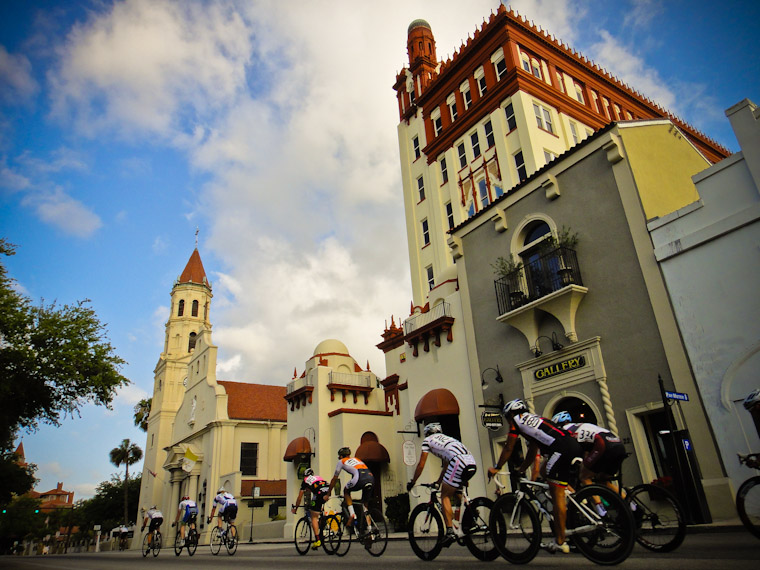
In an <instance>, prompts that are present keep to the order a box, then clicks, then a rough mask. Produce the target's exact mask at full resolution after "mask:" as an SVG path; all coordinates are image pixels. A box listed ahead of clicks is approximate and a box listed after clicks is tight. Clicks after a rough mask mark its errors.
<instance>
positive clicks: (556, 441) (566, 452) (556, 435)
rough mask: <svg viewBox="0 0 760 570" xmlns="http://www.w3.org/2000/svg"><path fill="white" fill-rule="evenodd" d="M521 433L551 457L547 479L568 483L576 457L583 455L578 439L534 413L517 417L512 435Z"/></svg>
mask: <svg viewBox="0 0 760 570" xmlns="http://www.w3.org/2000/svg"><path fill="white" fill-rule="evenodd" d="M519 435H523V436H524V437H525V438H526V439H528V441H531V442H534V443H536V444H537V445H538V448H539V450H540V451H541V455H546V456H547V460H546V476H547V478H548V479H549V480H550V481H552V482H554V483H556V484H558V485H567V482H568V480H569V478H570V467H571V465H572V461H573V459H575V458H576V457H580V456H581V455H582V454H583V450H582V449H581V447H580V444H579V443H578V442H577V441H576V440H575V438H574V437H573V436H572V435H571V434H570V433H568V432H566V431H565V430H563V429H562V428H560V427H559V426H557V425H556V424H555V423H554V422H552V421H551V420H547V419H546V418H542V417H541V416H539V415H536V414H531V413H530V412H523V413H522V414H518V415H516V416H514V425H513V426H512V427H511V428H510V430H509V437H517V436H519Z"/></svg>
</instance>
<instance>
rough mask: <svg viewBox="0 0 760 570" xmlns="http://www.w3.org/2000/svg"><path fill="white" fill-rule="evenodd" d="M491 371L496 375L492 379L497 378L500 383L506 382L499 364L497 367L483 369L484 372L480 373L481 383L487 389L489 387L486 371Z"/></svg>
mask: <svg viewBox="0 0 760 570" xmlns="http://www.w3.org/2000/svg"><path fill="white" fill-rule="evenodd" d="M488 371H491V372H494V373H495V375H493V377H492V380H496V381H497V382H498V383H499V384H501V383H502V382H504V378H502V377H501V372H499V365H498V364H497V365H496V368H486V369H485V370H483V373H482V374H481V375H480V385H481V387H482V388H483V390H485V389H486V388H487V387H488V382H487V380H486V372H488Z"/></svg>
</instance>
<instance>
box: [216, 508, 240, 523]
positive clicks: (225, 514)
mask: <svg viewBox="0 0 760 570" xmlns="http://www.w3.org/2000/svg"><path fill="white" fill-rule="evenodd" d="M237 509H238V506H237V505H226V506H225V507H224V510H223V511H221V512H220V513H219V516H220V517H222V520H223V521H224V522H229V523H233V522H235V518H236V517H237Z"/></svg>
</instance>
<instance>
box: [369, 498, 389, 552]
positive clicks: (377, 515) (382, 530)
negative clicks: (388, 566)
mask: <svg viewBox="0 0 760 570" xmlns="http://www.w3.org/2000/svg"><path fill="white" fill-rule="evenodd" d="M369 514H370V518H371V519H372V526H371V527H370V528H369V529H368V533H367V535H366V536H365V537H364V548H366V549H367V552H369V553H370V554H371V555H372V556H381V555H382V554H383V552H385V549H386V548H387V546H388V525H387V524H386V522H385V517H383V513H381V512H380V511H379V510H377V509H372V510H370V511H369Z"/></svg>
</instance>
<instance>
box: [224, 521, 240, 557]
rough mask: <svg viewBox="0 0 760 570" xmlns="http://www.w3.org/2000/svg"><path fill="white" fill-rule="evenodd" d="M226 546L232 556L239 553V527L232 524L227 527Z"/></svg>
mask: <svg viewBox="0 0 760 570" xmlns="http://www.w3.org/2000/svg"><path fill="white" fill-rule="evenodd" d="M224 539H225V540H224V546H226V547H227V554H229V555H230V556H232V555H233V554H235V551H237V547H238V534H237V527H236V526H235V525H234V524H231V525H229V526H228V527H227V535H226V536H225V537H224Z"/></svg>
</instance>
